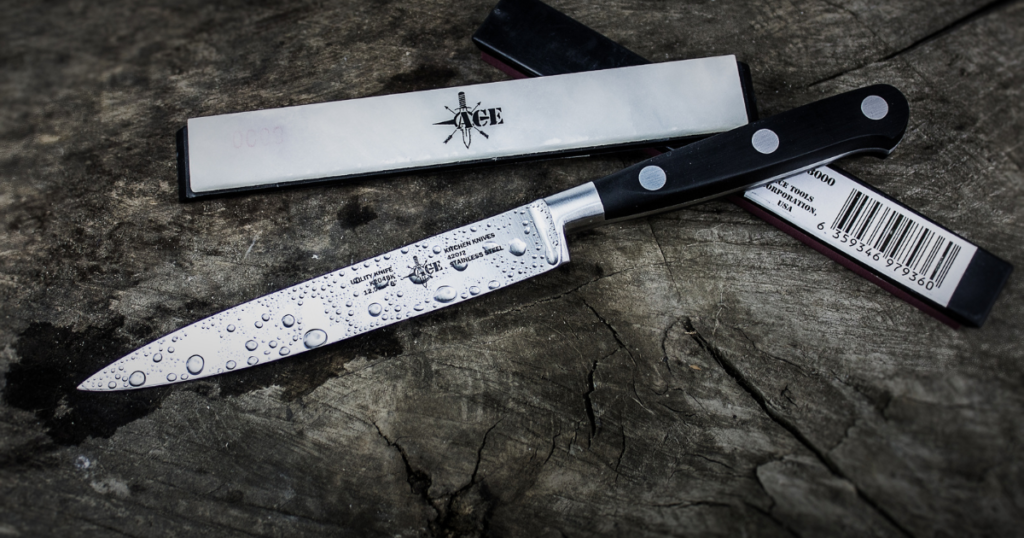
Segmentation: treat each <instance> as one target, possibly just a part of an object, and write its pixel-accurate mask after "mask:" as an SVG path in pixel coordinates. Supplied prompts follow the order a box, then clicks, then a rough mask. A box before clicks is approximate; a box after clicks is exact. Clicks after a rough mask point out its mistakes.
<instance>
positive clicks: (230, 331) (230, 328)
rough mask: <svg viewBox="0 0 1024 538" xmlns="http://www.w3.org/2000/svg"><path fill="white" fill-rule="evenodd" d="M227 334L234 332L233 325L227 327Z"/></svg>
mask: <svg viewBox="0 0 1024 538" xmlns="http://www.w3.org/2000/svg"><path fill="white" fill-rule="evenodd" d="M228 332H229V333H233V332H235V326H234V325H228Z"/></svg>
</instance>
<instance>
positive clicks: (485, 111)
mask: <svg viewBox="0 0 1024 538" xmlns="http://www.w3.org/2000/svg"><path fill="white" fill-rule="evenodd" d="M444 108H445V109H447V110H448V112H451V114H452V119H450V120H448V121H442V122H439V123H435V124H434V125H452V126H454V127H455V130H454V131H452V134H450V135H448V138H445V139H444V143H445V144H447V143H448V141H449V140H451V139H452V137H454V136H455V133H458V132H460V131H461V132H462V143H463V144H464V145H465V146H466V149H469V145H470V144H472V143H473V131H476V132H478V133H480V134H481V135H483V137H484V138H490V137H489V136H487V133H485V132H484V131H483V129H481V127H486V126H488V125H501V124H503V123H505V120H504V119H502V117H501V108H500V107H499V108H480V103H479V102H477V104H476V106H475V107H473V108H472V109H471V108H469V107H468V106H466V92H459V108H456V109H455V110H452V109H450V108H448V107H447V106H445V107H444Z"/></svg>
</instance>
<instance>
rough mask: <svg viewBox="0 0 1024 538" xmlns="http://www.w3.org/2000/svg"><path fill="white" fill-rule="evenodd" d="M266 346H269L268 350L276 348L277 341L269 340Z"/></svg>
mask: <svg viewBox="0 0 1024 538" xmlns="http://www.w3.org/2000/svg"><path fill="white" fill-rule="evenodd" d="M267 345H268V346H270V349H274V348H275V347H277V340H271V341H269V342H267Z"/></svg>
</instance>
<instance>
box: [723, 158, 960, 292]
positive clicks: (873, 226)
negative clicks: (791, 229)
mask: <svg viewBox="0 0 1024 538" xmlns="http://www.w3.org/2000/svg"><path fill="white" fill-rule="evenodd" d="M743 196H744V198H746V199H748V200H750V201H752V202H754V203H756V204H757V205H759V206H761V207H763V208H764V209H766V210H768V211H770V212H772V213H774V214H776V215H779V216H781V217H783V218H785V219H786V220H787V221H790V222H792V223H793V224H794V225H796V226H798V227H799V228H801V229H802V230H804V231H805V232H806V233H808V234H810V235H812V236H814V237H816V238H818V239H819V240H820V241H822V242H824V243H826V244H828V245H830V246H832V247H833V248H835V249H836V250H839V251H841V252H843V253H845V254H846V255H847V256H849V257H851V258H852V259H853V260H855V261H857V262H859V263H860V264H862V265H865V266H867V267H870V268H871V269H873V270H874V271H875V272H876V273H877V274H879V275H883V276H887V277H888V278H889V279H890V280H892V281H894V282H895V283H897V284H899V285H900V286H902V287H904V288H906V289H908V290H910V291H912V292H914V293H916V294H918V295H921V296H923V297H926V298H928V299H929V300H931V301H934V302H935V303H938V304H939V305H942V306H944V307H945V306H948V305H949V300H950V298H951V297H952V296H953V292H954V291H955V290H956V288H957V285H959V284H960V279H961V278H962V277H963V275H964V272H965V271H966V270H967V266H968V265H969V264H970V261H971V259H972V258H973V257H974V253H975V252H976V251H977V250H978V247H976V246H974V245H972V244H971V243H968V242H967V241H964V240H963V239H961V238H960V237H958V236H956V235H955V234H953V233H952V232H950V231H949V230H947V229H945V228H943V227H942V226H939V225H938V224H935V223H934V222H932V221H930V220H928V219H926V218H924V217H922V216H921V215H919V214H917V213H915V212H914V211H912V210H911V209H909V208H907V207H906V206H903V205H902V204H899V203H897V202H895V201H894V200H892V199H891V198H888V197H887V196H885V195H884V194H881V193H879V192H877V191H875V190H873V189H871V188H870V187H867V186H866V185H864V184H863V183H860V182H857V181H854V180H853V179H850V178H849V177H847V176H845V175H844V174H842V173H840V172H838V171H836V170H835V169H832V168H828V167H824V166H823V167H820V168H817V169H815V170H811V171H808V172H804V173H801V174H798V175H796V176H792V177H789V178H786V179H782V180H779V181H776V182H774V183H769V184H767V185H764V186H762V187H759V188H757V189H751V190H748V191H746V192H745V193H744V194H743Z"/></svg>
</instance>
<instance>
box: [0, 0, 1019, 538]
mask: <svg viewBox="0 0 1024 538" xmlns="http://www.w3.org/2000/svg"><path fill="white" fill-rule="evenodd" d="M5 4H6V5H5V6H4V7H3V9H0V13H3V17H2V18H0V225H2V228H0V298H2V299H0V300H2V302H0V306H2V308H0V311H2V312H0V316H2V320H3V323H0V372H3V373H4V379H5V381H4V383H3V385H2V402H0V535H3V536H8V535H10V536H47V535H50V536H70V535H80V536H116V535H124V536H186V535H207V536H289V535H304V536H326V535H359V536H361V535H366V536H375V535H381V536H383V535H387V536H421V535H435V536H454V535H466V536H476V535H494V536H585V535H602V536H611V535H628V536H661V535H722V536H739V535H755V536H788V535H794V536H804V537H806V536H837V535H850V536H864V535H877V536H922V537H923V536H964V535H975V534H977V535H1003V536H1005V535H1011V534H1019V533H1020V532H1022V531H1021V530H1020V529H1021V528H1022V527H1021V526H1022V525H1024V453H1022V450H1024V448H1022V447H1024V445H1022V441H1024V439H1022V437H1024V398H1022V391H1024V366H1022V364H1021V358H1022V351H1021V344H1022V339H1021V333H1020V320H1021V319H1022V317H1024V301H1022V298H1021V293H1022V288H1021V286H1020V278H1016V277H1014V278H1012V279H1011V281H1010V284H1009V287H1008V289H1006V290H1005V292H1004V294H1003V297H1002V299H1001V300H1000V302H999V303H998V304H997V306H996V308H995V310H994V312H993V314H992V316H991V318H990V319H989V321H988V323H987V325H986V326H985V327H984V328H983V329H981V330H970V329H965V330H961V331H953V330H950V329H948V328H947V327H945V326H943V325H941V324H940V323H938V322H936V321H934V320H933V319H931V318H929V317H927V316H925V315H923V314H921V313H920V312H918V311H917V310H915V309H913V308H911V307H909V306H907V305H906V304H904V303H902V302H900V301H899V300H897V299H894V298H893V297H891V296H890V295H888V294H887V293H885V292H883V291H882V290H880V289H878V288H876V287H874V286H872V285H870V284H867V283H866V282H865V281H863V280H862V279H860V278H859V277H857V276H855V275H853V274H852V273H851V272H849V271H847V270H845V269H842V268H841V267H839V266H838V265H836V264H834V263H833V262H831V261H829V260H827V259H825V258H824V257H822V256H821V255H819V254H817V253H815V252H813V251H812V250H810V249H809V248H806V247H804V246H803V245H801V244H798V243H797V242H796V241H795V240H793V239H791V238H789V237H788V236H786V235H784V234H782V233H781V232H779V231H778V230H776V229H774V228H772V227H770V226H768V225H766V224H764V223H762V222H760V221H758V220H757V219H755V218H753V217H751V216H750V215H748V214H746V213H744V212H743V211H741V210H739V209H737V208H736V207H735V206H732V205H729V204H725V203H710V204H707V205H704V206H702V207H699V208H695V209H692V210H685V211H678V212H674V213H669V214H665V215H662V216H658V217H654V218H650V219H646V220H639V221H635V222H629V223H622V224H618V225H610V226H606V227H603V228H600V229H597V230H595V231H592V232H589V233H586V234H583V235H580V236H579V237H577V238H576V240H575V241H574V242H573V243H572V245H571V251H572V255H573V263H572V264H570V265H569V266H568V267H567V268H565V269H564V270H560V271H556V272H554V273H551V274H548V275H545V276H543V277H541V278H537V279H534V280H533V281H530V282H528V283H525V284H524V285H520V286H518V287H516V288H515V289H508V290H505V291H501V292H497V293H494V294H491V295H488V296H486V297H484V298H481V299H479V300H476V301H471V302H469V303H467V304H465V305H462V306H460V307H458V308H454V309H448V310H444V311H441V312H439V313H436V314H434V315H430V316H425V317H423V318H419V319H414V320H410V321H407V322H405V323H403V324H400V325H397V326H395V327H394V328H391V329H387V330H382V331H378V332H376V333H371V334H369V335H365V336H364V337H361V338H357V339H355V340H353V341H351V342H346V343H342V344H339V345H335V346H331V347H329V348H327V349H322V350H319V351H318V352H312V353H309V354H307V355H305V356H300V357H295V358H293V359H290V360H284V361H280V362H279V363H275V364H271V365H267V366H262V367H258V368H254V369H252V370H248V371H244V372H240V373H237V374H235V375H224V376H217V377H214V378H211V379H209V380H206V381H200V382H195V383H186V384H182V385H178V386H175V387H172V388H168V389H162V390H148V391H142V392H138V393H132V394H122V395H97V394H80V393H77V392H75V391H74V390H73V387H74V386H75V384H76V383H77V382H79V381H80V380H82V379H83V378H84V377H85V376H87V375H88V374H90V373H91V372H93V371H94V370H96V369H97V368H99V367H100V366H102V365H104V364H106V363H107V362H108V361H111V360H113V359H115V358H117V357H119V356H120V355H121V354H122V353H124V352H126V351H128V350H131V349H133V348H134V347H136V346H138V345H141V344H143V343H145V342H148V341H149V340H151V339H153V338H155V337H157V336H160V335H161V334H163V333H165V332H167V331H170V330H172V329H175V328H177V327H179V326H181V325H183V324H185V323H188V322H191V321H194V320H196V319H198V318H200V317H202V316H205V315H208V314H211V313H214V312H216V311H218V310H220V309H222V308H224V307H227V306H230V305H233V304H235V303H238V302H241V301H244V300H247V299H250V298H252V297H255V296H258V295H261V294H263V293H265V292H269V291H272V290H275V289H277V288H279V287H281V286H284V285H288V284H292V283H295V282H298V281H301V280H304V279H306V278H309V277H312V276H315V275H318V274H321V273H324V272H327V271H329V270H332V269H334V268H337V267H339V266H342V265H347V264H348V263H350V262H353V261H356V260H360V259H362V258H365V257H368V256H371V255H373V254H375V253H377V252H380V251H383V250H386V249H391V248H396V247H398V246H400V245H403V244H405V243H408V242H410V241H412V240H415V239H417V238H420V237H425V236H427V235H430V234H434V233H438V232H441V231H443V230H446V229H448V228H451V227H454V226H456V225H459V224H463V223H467V222H471V221H473V220H476V219H479V218H482V217H485V216H488V215H490V214H493V213H496V212H499V211H502V210H505V209H509V208H512V207H515V206H516V205H519V204H523V203H526V202H528V201H530V200H533V199H535V198H538V197H541V196H544V195H547V194H550V193H553V192H556V191H558V190H561V189H564V188H568V187H570V186H573V185H576V184H579V183H582V182H584V181H587V180H589V179H593V178H595V177H599V176H601V175H603V174H606V173H609V172H612V171H614V170H616V169H618V168H620V167H622V166H625V165H626V164H629V163H631V162H633V160H634V159H635V158H636V157H635V156H632V155H614V156H605V157H601V158H590V159H574V160H568V161H550V162H542V163H530V164H521V165H514V166H504V167H496V168H491V169H475V170H469V171H459V172H446V173H428V174H416V175H409V176H402V177H397V178H392V179H388V180H373V181H360V182H354V183H349V184H343V185H333V186H322V187H313V188H304V189H295V190H289V191H281V192H272V193H262V194H251V195H246V196H238V197H232V198H222V199H217V200H210V201H204V202H199V203H193V204H179V203H178V202H177V199H176V183H175V164H174V140H173V133H174V132H175V131H176V130H177V129H178V128H180V127H181V126H182V125H183V124H184V122H185V120H186V119H187V118H189V117H194V116H202V115H209V114H217V113H225V112H234V111H243V110H251V109H258V108H267V107H279V106H283V105H291V104H302V103H314V102H321V101H328V100H337V99H346V98H353V97H361V96H368V95H377V94H386V93H394V92H401V91H410V90H418V89H426V88H436V87H445V86H451V85H456V84H467V83H476V82H486V81H495V80H501V79H503V75H501V74H500V73H498V72H497V71H495V70H493V69H492V68H491V67H489V66H488V65H486V64H484V63H482V62H480V61H479V59H478V55H477V52H476V51H475V49H474V47H473V46H472V44H471V42H470V40H469V36H470V35H471V33H472V31H473V30H474V29H475V28H476V27H477V25H479V23H480V22H481V21H482V20H483V18H484V16H485V15H486V13H487V12H488V11H489V9H490V8H491V7H492V4H491V2H487V1H484V2H472V3H467V2H447V3H446V2H441V1H433V2H416V3H405V4H402V3H386V2H382V3H369V2H359V1H351V2H335V3H321V2H304V3H292V4H289V5H288V6H285V5H275V4H273V3H270V2H262V3H261V2H253V3H251V4H249V3H245V2H227V3H225V5H223V6H222V7H219V8H214V7H209V6H207V5H206V4H205V3H202V2H188V1H185V2H182V1H177V2H149V3H144V2H135V3H132V2H121V3H111V5H96V3H91V2H79V1H73V2H55V3H48V4H46V5H42V4H40V5H36V4H34V3H24V2H5ZM553 4H554V5H555V6H556V7H558V8H559V9H561V10H563V11H565V12H566V13H568V14H570V15H572V16H573V17H575V18H577V19H579V20H581V21H582V22H584V23H586V24H588V25H590V26H592V27H593V28H595V29H597V30H599V31H601V32H603V33H605V34H606V35H608V36H609V37H611V38H613V39H615V40H617V41H619V42H621V43H623V44H625V45H626V46H628V47H630V48H632V49H633V50H635V51H637V52H638V53H640V54H642V55H644V56H646V57H648V58H651V59H653V60H668V59H682V58H689V57H699V56H706V55H713V54H727V53H735V54H737V55H738V56H739V57H741V58H742V59H744V60H746V61H747V62H749V63H750V65H751V67H752V69H753V75H754V80H755V86H756V90H757V92H758V98H759V104H760V107H761V111H762V113H763V114H771V113H774V112H778V111H782V110H785V109H787V108H790V107H793V106H796V105H799V104H803V103H806V102H809V101H811V100H814V99H817V98H820V97H823V96H827V95H830V94H834V93H837V92H840V91H842V90H845V89H849V88H853V87H857V86H861V85H864V84H868V83H876V82H885V83H890V84H893V85H896V86H897V87H899V88H901V89H902V90H903V91H904V93H906V95H907V96H908V97H909V99H910V102H911V107H912V121H911V127H910V129H909V130H908V133H907V136H906V139H905V140H904V142H903V144H902V145H901V147H900V148H899V149H898V150H897V152H896V153H895V154H894V155H892V156H891V157H890V158H889V159H887V160H886V161H878V160H875V159H871V158H865V159H859V160H852V161H849V162H847V163H844V165H845V166H846V167H847V168H848V169H850V170H851V171H853V172H854V173H856V174H858V175H859V176H861V177H863V178H865V179H866V180H868V181H870V182H872V183H874V184H875V185H877V186H879V187H881V188H882V189H883V190H885V191H887V192H888V193H890V194H892V195H893V196H895V197H897V198H898V199H901V200H903V201H904V202H906V203H908V204H910V205H911V206H913V207H915V208H917V209H919V210H920V211H922V212H923V213H925V214H927V215H929V216H931V217H932V218H934V219H935V220H937V221H939V222H942V223H944V224H946V225H948V226H949V227H951V228H952V229H954V230H956V231H958V232H960V233H961V234H963V235H965V236H966V237H968V238H970V239H972V240H974V241H975V242H977V243H979V244H980V245H982V246H984V247H986V248H988V249H990V250H991V251H993V252H995V253H997V254H998V255H1000V256H1002V257H1004V258H1006V259H1008V260H1010V261H1011V262H1013V263H1014V264H1016V265H1018V266H1020V265H1021V264H1022V262H1024V248H1022V246H1021V245H1022V244H1024V227H1022V223H1021V217H1022V215H1024V209H1021V208H1022V207H1024V185H1022V180H1024V174H1022V167H1024V149H1022V146H1021V142H1020V141H1021V140H1022V139H1024V116H1022V114H1024V106H1022V105H1024V96H1022V92H1021V88H1022V86H1024V65H1022V58H1024V30H1022V29H1024V3H1021V2H997V3H995V4H993V5H991V6H985V5H984V3H983V2H981V1H969V0H957V1H937V0H936V1H932V2H926V1H924V0H914V1H908V2H897V3H880V5H877V6H876V5H870V4H869V3H867V2H863V1H859V0H833V1H826V0H796V1H794V2H764V3H756V4H753V3H751V4H738V3H730V2H706V3H705V2H701V3H663V2H653V1H646V2H643V1H640V2H627V1H625V0H608V1H604V2H599V3H592V2H580V1H560V2H554V3H553Z"/></svg>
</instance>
